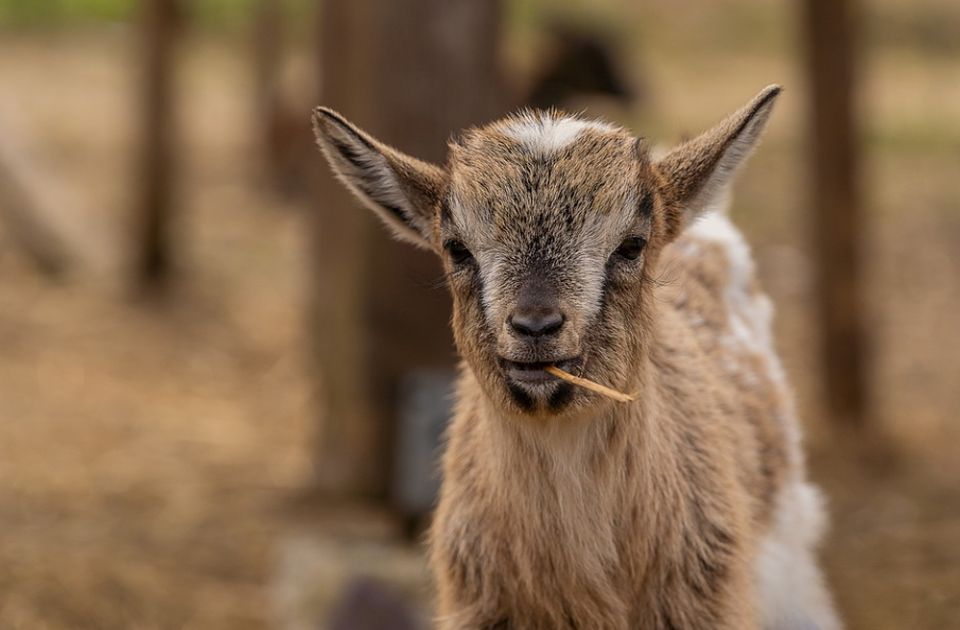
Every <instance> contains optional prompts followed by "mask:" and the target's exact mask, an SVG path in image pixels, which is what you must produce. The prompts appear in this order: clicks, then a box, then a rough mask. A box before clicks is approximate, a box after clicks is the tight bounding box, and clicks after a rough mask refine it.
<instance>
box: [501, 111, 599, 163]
mask: <svg viewBox="0 0 960 630" xmlns="http://www.w3.org/2000/svg"><path fill="white" fill-rule="evenodd" d="M588 129H592V130H595V131H605V132H611V131H615V128H614V127H612V126H611V125H608V124H606V123H602V122H597V121H594V120H580V119H579V118H570V117H566V116H565V117H563V118H554V117H553V116H550V115H549V114H546V113H544V112H527V113H524V114H521V115H520V116H518V117H516V118H513V119H511V120H509V121H508V122H507V123H506V124H505V126H504V128H503V131H504V133H505V134H506V135H508V136H510V137H511V138H513V139H514V140H517V141H518V142H521V143H522V144H524V145H525V146H526V147H527V148H528V149H530V150H531V151H533V152H535V153H540V154H546V153H552V152H554V151H559V150H560V149H563V148H564V147H565V146H567V145H569V144H570V143H571V142H573V141H574V140H576V139H577V136H579V135H580V134H581V133H582V132H584V131H586V130H588Z"/></svg>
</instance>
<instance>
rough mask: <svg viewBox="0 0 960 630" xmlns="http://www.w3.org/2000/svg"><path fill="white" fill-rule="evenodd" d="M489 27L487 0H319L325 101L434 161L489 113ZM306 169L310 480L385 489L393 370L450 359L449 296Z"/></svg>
mask: <svg viewBox="0 0 960 630" xmlns="http://www.w3.org/2000/svg"><path fill="white" fill-rule="evenodd" d="M499 26H500V3H499V2H496V1H477V0H409V1H407V2H396V1H395V0H371V1H368V2H358V1H356V0H326V1H325V2H324V3H323V10H322V15H321V37H320V40H321V42H320V43H321V45H320V50H319V53H320V65H321V102H323V103H324V104H326V105H330V106H332V107H334V108H336V109H338V110H339V111H341V112H342V113H343V114H345V115H346V116H348V117H349V118H350V119H351V120H354V121H355V122H357V123H358V124H360V125H361V126H363V127H364V128H366V129H368V130H370V131H371V132H372V133H374V134H376V135H377V136H379V137H380V138H382V139H383V140H385V141H386V142H388V143H390V144H393V145H394V146H396V147H398V148H399V149H401V150H403V151H406V152H408V153H411V154H413V155H416V156H417V157H420V158H422V159H426V160H432V161H435V162H442V161H443V160H444V157H445V153H446V140H447V139H448V138H449V136H450V134H451V133H452V132H454V131H456V130H458V129H460V128H462V127H464V126H466V125H470V124H475V123H479V122H483V121H484V120H487V119H489V118H490V117H492V116H495V115H497V114H498V113H499V109H500V107H501V100H500V99H501V94H502V88H501V80H500V76H499V72H498V56H497V55H498V35H499ZM318 162H319V161H318ZM315 179H316V180H317V195H318V202H317V206H318V214H317V226H316V237H317V241H316V253H317V258H316V261H315V268H316V274H317V280H316V282H317V291H316V294H315V295H316V305H315V306H316V308H315V318H314V322H313V325H314V331H315V334H316V335H317V347H316V349H317V359H318V363H319V366H320V370H321V381H322V403H323V405H324V414H323V418H322V422H321V425H320V432H319V446H318V454H317V466H318V474H319V482H320V485H321V487H322V488H323V489H324V490H326V491H328V492H334V493H337V494H343V495H346V496H351V497H373V498H376V499H384V498H385V497H386V496H387V493H388V491H389V480H390V479H389V477H390V471H391V467H392V448H391V445H392V443H393V439H394V425H395V420H396V402H397V395H398V390H399V385H400V381H401V379H402V377H403V375H404V374H408V373H410V372H412V371H415V370H418V369H424V368H436V367H441V368H449V369H453V367H454V365H455V352H454V349H453V343H452V337H451V335H450V332H449V317H450V306H449V301H448V297H447V295H446V292H445V291H444V290H443V289H438V288H435V287H434V285H435V284H436V280H437V278H438V277H439V276H440V275H441V274H442V270H441V268H440V265H439V263H438V262H437V261H436V260H435V256H434V255H432V254H429V253H426V252H422V251H419V250H416V249H414V248H412V247H410V246H409V245H403V244H400V243H397V242H396V241H394V240H392V239H391V238H390V237H389V236H388V235H387V232H386V230H385V229H383V228H382V227H381V226H380V225H378V224H377V223H376V219H375V218H374V216H373V214H372V213H371V212H369V211H368V210H366V209H364V208H362V207H361V206H360V204H359V203H357V202H356V201H354V200H353V199H351V198H350V197H349V195H347V193H346V192H344V190H343V189H342V186H341V185H340V184H339V183H337V182H335V181H334V180H333V178H332V177H331V176H330V174H329V171H328V169H327V168H326V166H325V165H323V166H318V167H317V171H316V178H315Z"/></svg>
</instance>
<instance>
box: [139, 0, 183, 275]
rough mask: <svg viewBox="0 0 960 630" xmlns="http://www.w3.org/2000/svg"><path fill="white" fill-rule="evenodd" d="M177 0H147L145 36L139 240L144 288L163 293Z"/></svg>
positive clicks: (167, 257) (166, 268)
mask: <svg viewBox="0 0 960 630" xmlns="http://www.w3.org/2000/svg"><path fill="white" fill-rule="evenodd" d="M180 18H181V15H180V6H179V3H178V1H177V0H143V2H142V5H141V37H142V45H143V49H142V55H143V76H142V77H141V81H142V90H143V91H142V94H141V111H142V112H143V114H142V115H143V119H142V120H143V127H142V134H143V135H142V140H141V142H142V145H141V151H142V153H141V156H140V160H141V163H140V171H139V173H138V178H137V182H136V189H137V191H138V194H139V195H140V200H139V207H138V213H137V225H136V230H137V233H136V238H135V239H134V243H135V247H136V248H137V249H136V252H135V259H136V260H135V270H134V272H135V275H136V279H135V280H136V284H137V286H138V287H139V288H142V289H150V288H159V287H160V286H162V285H163V284H165V282H166V280H167V277H168V275H169V271H170V256H171V254H170V240H171V239H170V214H171V205H172V190H171V187H172V180H173V176H172V175H173V132H174V129H173V127H174V124H173V113H172V100H173V79H174V61H175V60H174V47H175V42H176V38H177V34H178V30H179V25H180Z"/></svg>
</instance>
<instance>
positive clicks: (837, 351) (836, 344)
mask: <svg viewBox="0 0 960 630" xmlns="http://www.w3.org/2000/svg"><path fill="white" fill-rule="evenodd" d="M804 18H805V29H806V32H805V40H806V42H805V43H806V55H807V75H808V80H809V85H810V94H811V102H810V113H811V119H810V136H811V139H812V146H811V149H810V173H811V175H812V177H813V195H812V203H813V211H812V213H811V219H812V221H813V223H814V230H813V236H814V239H815V241H816V243H815V248H816V249H815V251H816V252H817V255H816V260H817V265H818V270H817V280H818V309H819V329H820V334H821V340H820V349H821V354H822V361H823V382H824V385H825V391H826V403H827V411H828V413H829V414H830V416H831V420H832V421H833V422H835V423H837V424H839V425H841V426H845V427H847V428H854V429H857V428H861V427H862V426H863V425H864V423H865V422H866V412H867V410H866V405H867V384H866V375H865V373H864V343H865V336H864V327H863V314H862V307H863V292H862V287H861V278H860V253H861V249H860V238H861V235H862V234H864V233H865V226H864V222H863V216H862V212H861V195H860V189H859V185H858V184H859V180H858V175H859V156H858V148H859V138H858V136H857V129H856V121H855V102H854V93H855V84H856V72H855V68H856V33H855V26H854V22H853V15H852V8H851V3H850V2H849V1H848V0H804Z"/></svg>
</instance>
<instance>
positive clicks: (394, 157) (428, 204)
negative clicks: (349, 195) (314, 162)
mask: <svg viewBox="0 0 960 630" xmlns="http://www.w3.org/2000/svg"><path fill="white" fill-rule="evenodd" d="M313 130H314V133H315V134H316V136H317V144H319V145H320V149H321V151H323V154H324V156H326V158H327V162H329V163H330V168H332V169H333V172H334V173H335V174H336V175H337V177H338V178H339V179H340V181H342V182H343V183H344V184H346V186H347V188H349V189H350V190H351V192H353V194H355V195H356V196H357V197H358V198H359V199H360V200H361V201H363V202H364V203H365V204H366V205H367V206H369V207H370V208H371V209H372V210H373V211H374V212H376V213H377V215H378V216H379V217H380V218H381V219H383V221H384V222H385V223H386V224H387V225H388V226H389V227H390V228H391V231H392V232H393V233H394V235H395V236H397V237H398V238H400V239H402V240H405V241H407V242H410V243H413V244H414V245H418V246H420V247H425V248H428V249H435V245H434V243H433V241H434V217H435V216H436V211H437V208H438V207H439V204H440V200H441V199H442V197H443V194H444V190H445V188H446V181H447V176H446V172H445V171H444V170H443V169H442V168H440V167H438V166H434V165H433V164H427V163H426V162H421V161H420V160H417V159H416V158H412V157H410V156H408V155H404V154H403V153H401V152H399V151H397V150H396V149H393V148H391V147H388V146H387V145H385V144H383V143H382V142H380V141H378V140H376V139H375V138H373V137H372V136H370V135H368V134H367V133H365V132H364V131H362V130H360V129H359V128H358V127H356V126H355V125H353V124H352V123H350V122H349V121H348V120H347V119H346V118H344V117H343V116H341V115H340V114H338V113H337V112H335V111H333V110H332V109H328V108H326V107H318V108H316V109H315V110H314V111H313Z"/></svg>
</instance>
